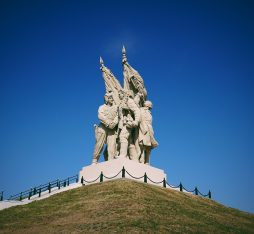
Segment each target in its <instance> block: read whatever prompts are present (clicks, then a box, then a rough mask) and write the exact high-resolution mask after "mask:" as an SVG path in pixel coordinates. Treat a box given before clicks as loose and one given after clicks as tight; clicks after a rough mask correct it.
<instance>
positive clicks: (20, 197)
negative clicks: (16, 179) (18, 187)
mask: <svg viewBox="0 0 254 234" xmlns="http://www.w3.org/2000/svg"><path fill="white" fill-rule="evenodd" d="M19 200H20V201H21V200H22V192H21V193H20V196H19Z"/></svg>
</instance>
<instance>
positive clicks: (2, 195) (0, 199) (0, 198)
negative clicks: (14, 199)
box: [0, 191, 4, 201]
mask: <svg viewBox="0 0 254 234" xmlns="http://www.w3.org/2000/svg"><path fill="white" fill-rule="evenodd" d="M3 200H4V191H2V192H1V196H0V201H3Z"/></svg>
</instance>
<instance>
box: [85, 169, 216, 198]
mask: <svg viewBox="0 0 254 234" xmlns="http://www.w3.org/2000/svg"><path fill="white" fill-rule="evenodd" d="M120 173H122V178H125V177H126V174H127V175H129V176H130V177H131V178H133V179H136V180H138V179H144V183H147V181H148V180H149V181H150V182H151V183H153V184H162V186H163V187H164V188H167V185H168V186H169V187H170V188H173V189H177V188H179V190H180V191H181V192H183V191H186V192H189V193H192V194H194V195H200V196H202V197H209V198H210V199H211V198H212V193H211V191H210V190H209V191H208V193H207V194H203V193H201V192H200V191H199V190H198V188H197V187H195V189H193V190H188V189H186V188H185V187H184V186H183V185H182V183H180V184H179V185H178V186H172V185H170V184H169V183H168V182H167V181H166V179H165V178H164V179H163V180H162V181H153V180H152V179H150V178H149V177H148V176H147V174H146V173H145V174H144V175H143V176H140V177H135V176H133V175H131V174H130V173H129V172H128V171H126V169H125V168H124V167H123V169H122V170H121V171H119V172H118V173H117V174H116V175H114V176H112V177H107V176H105V175H104V174H103V172H101V174H100V175H99V176H98V177H97V178H95V179H94V180H91V181H87V180H85V179H84V177H83V176H82V177H81V184H82V185H85V184H86V183H87V184H89V183H94V182H96V181H97V180H99V182H103V178H106V179H114V178H116V177H117V176H118V175H119V174H120Z"/></svg>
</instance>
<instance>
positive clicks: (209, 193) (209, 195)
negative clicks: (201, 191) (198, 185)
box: [208, 190, 212, 199]
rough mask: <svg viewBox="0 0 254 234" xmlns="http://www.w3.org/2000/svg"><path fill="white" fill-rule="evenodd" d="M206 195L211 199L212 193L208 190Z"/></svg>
mask: <svg viewBox="0 0 254 234" xmlns="http://www.w3.org/2000/svg"><path fill="white" fill-rule="evenodd" d="M208 197H209V198H210V199H211V198H212V193H211V191H210V190H209V192H208Z"/></svg>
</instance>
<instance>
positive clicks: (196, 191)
mask: <svg viewBox="0 0 254 234" xmlns="http://www.w3.org/2000/svg"><path fill="white" fill-rule="evenodd" d="M195 195H198V188H197V187H195Z"/></svg>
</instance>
